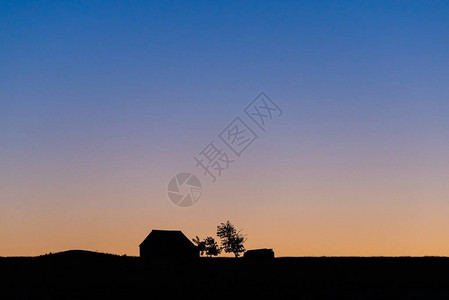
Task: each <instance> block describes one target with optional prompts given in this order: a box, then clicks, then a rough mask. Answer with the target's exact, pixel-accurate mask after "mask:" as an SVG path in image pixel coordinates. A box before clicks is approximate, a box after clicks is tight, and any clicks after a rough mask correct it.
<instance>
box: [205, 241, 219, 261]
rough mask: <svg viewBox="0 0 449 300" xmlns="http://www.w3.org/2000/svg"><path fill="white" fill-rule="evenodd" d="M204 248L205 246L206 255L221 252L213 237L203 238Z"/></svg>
mask: <svg viewBox="0 0 449 300" xmlns="http://www.w3.org/2000/svg"><path fill="white" fill-rule="evenodd" d="M204 243H205V245H206V246H205V248H206V255H207V256H209V257H210V256H217V255H218V254H220V253H221V248H220V246H218V244H217V242H216V241H215V239H214V238H213V237H210V236H208V237H207V238H205V239H204Z"/></svg>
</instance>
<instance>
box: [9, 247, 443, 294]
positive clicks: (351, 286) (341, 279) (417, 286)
mask: <svg viewBox="0 0 449 300" xmlns="http://www.w3.org/2000/svg"><path fill="white" fill-rule="evenodd" d="M160 262H161V263H160V264H147V263H145V262H144V261H143V260H142V259H140V258H139V257H135V256H119V255H112V254H105V253H96V252H91V251H81V250H76V251H66V252H62V253H55V254H50V255H43V256H38V257H11V258H5V257H4V258H0V271H1V273H2V275H3V276H2V281H1V288H2V289H1V291H0V298H1V299H109V298H112V299H117V298H122V299H132V298H137V297H140V295H163V296H164V297H169V298H170V297H183V298H187V299H190V298H192V299H193V298H195V299H198V298H201V295H217V297H218V298H230V297H234V298H235V297H236V295H238V298H243V297H249V299H256V298H262V299H267V298H273V299H283V298H289V299H291V298H295V299H298V298H299V299H301V298H303V299H304V298H305V299H329V298H331V299H336V298H337V299H342V298H343V299H392V298H394V299H436V298H438V299H448V298H449V276H448V275H447V274H448V271H447V270H449V258H446V257H280V258H274V259H272V260H269V261H259V260H247V259H244V258H237V259H236V258H226V257H221V258H206V257H204V258H199V259H197V260H196V261H195V262H194V263H178V264H165V263H163V260H162V261H160ZM5 275H6V276H5ZM226 287H232V288H231V289H230V288H226ZM198 293H200V296H199V295H198ZM203 298H206V296H204V297H203Z"/></svg>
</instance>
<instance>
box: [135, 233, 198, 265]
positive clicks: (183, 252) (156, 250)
mask: <svg viewBox="0 0 449 300" xmlns="http://www.w3.org/2000/svg"><path fill="white" fill-rule="evenodd" d="M139 250H140V257H141V258H143V259H145V260H172V261H177V260H183V261H185V260H194V259H197V258H199V256H200V254H199V250H198V247H197V246H195V245H194V244H193V243H192V242H191V241H190V240H189V239H188V238H187V237H186V236H185V235H184V234H183V233H182V232H181V231H180V230H152V231H151V232H150V234H149V235H148V236H147V237H146V238H145V240H143V242H142V243H141V244H140V245H139Z"/></svg>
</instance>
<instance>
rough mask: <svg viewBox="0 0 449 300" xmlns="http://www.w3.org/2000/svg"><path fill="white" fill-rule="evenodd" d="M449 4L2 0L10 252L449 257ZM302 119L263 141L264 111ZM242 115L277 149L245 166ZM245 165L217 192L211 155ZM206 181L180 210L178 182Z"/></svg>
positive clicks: (2, 231)
mask: <svg viewBox="0 0 449 300" xmlns="http://www.w3.org/2000/svg"><path fill="white" fill-rule="evenodd" d="M448 15H449V3H448V2H447V1H2V2H1V3H0V141H1V144H0V145H1V146H0V256H28V255H30V256H34V255H40V254H44V253H49V252H58V251H64V250H69V249H86V250H93V251H101V252H108V253H115V254H127V255H138V245H139V244H140V242H141V241H142V240H143V239H144V238H145V237H146V235H147V234H148V233H149V232H150V231H151V230H152V229H179V230H182V231H183V232H184V234H185V235H186V236H187V237H189V238H193V237H195V236H196V235H198V236H200V237H206V236H215V233H216V226H217V225H218V224H220V223H221V222H225V221H227V220H230V221H231V223H233V224H234V225H235V226H236V227H237V228H238V229H243V231H242V233H245V234H246V237H247V242H246V248H247V249H254V248H273V249H274V251H275V254H276V256H359V255H360V256H424V255H437V256H448V255H449V239H448V236H449V218H448V215H449V201H448V200H449V185H448V179H449V155H448V152H449V135H448V132H449V118H448V116H449V100H448V99H449V85H448V84H447V82H448V79H449V57H448V55H449V18H448V17H447V16H448ZM260 92H264V93H266V95H267V96H268V97H269V98H270V99H271V100H272V101H273V102H274V103H276V104H277V105H278V107H279V108H280V109H282V111H283V113H282V115H281V116H279V117H278V116H277V115H276V117H274V118H273V119H272V120H270V121H269V122H268V121H267V124H266V125H267V126H266V130H265V131H262V130H260V128H258V127H257V126H256V124H255V123H254V122H253V121H252V120H251V119H249V118H248V116H247V115H246V114H245V112H244V108H245V107H246V106H247V105H249V104H250V103H251V101H253V100H254V99H255V98H256V96H257V95H259V93H260ZM236 117H240V118H241V120H243V121H244V122H245V124H247V125H248V126H249V127H250V128H252V129H253V131H254V133H255V134H256V135H257V136H258V138H257V139H256V140H255V141H254V142H253V143H252V144H251V145H250V146H249V147H248V148H247V149H246V150H245V151H244V152H243V153H242V154H241V155H240V157H238V156H235V155H234V154H233V153H232V152H231V151H230V150H229V148H226V147H227V146H226V145H224V144H223V143H222V141H221V140H220V138H219V134H220V133H221V132H222V131H223V130H224V129H225V128H227V126H228V125H229V124H230V123H231V121H232V120H234V119H235V118H236ZM211 141H212V142H214V143H216V144H217V145H218V146H219V147H220V149H221V150H222V151H224V152H226V153H227V154H228V155H229V157H230V158H231V159H233V160H234V162H233V163H232V164H231V165H230V167H229V169H227V170H225V171H224V172H223V173H222V174H221V176H219V177H217V180H216V181H215V182H212V181H211V178H210V177H208V176H207V175H206V176H205V175H204V173H203V170H202V169H201V167H197V166H195V161H194V157H199V153H200V152H201V151H202V150H203V149H204V148H205V147H206V146H207V145H208V144H209V143H210V142H211ZM182 172H188V173H192V174H194V175H195V176H197V178H198V179H199V180H200V181H201V185H202V194H201V198H200V199H199V200H198V201H197V203H196V204H194V205H193V206H190V207H184V208H182V207H178V206H176V205H174V204H173V203H171V202H170V200H169V198H168V195H167V185H168V183H169V181H170V179H171V178H172V177H173V176H175V175H176V174H179V173H182Z"/></svg>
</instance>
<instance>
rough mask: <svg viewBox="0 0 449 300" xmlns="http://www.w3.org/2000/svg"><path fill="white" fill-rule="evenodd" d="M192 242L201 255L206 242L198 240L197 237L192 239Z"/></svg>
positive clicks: (204, 249)
mask: <svg viewBox="0 0 449 300" xmlns="http://www.w3.org/2000/svg"><path fill="white" fill-rule="evenodd" d="M192 242H193V243H195V244H196V245H197V246H198V250H199V251H200V254H201V255H203V253H204V252H205V251H206V241H205V240H203V241H202V240H200V238H199V237H198V236H196V237H195V238H193V239H192Z"/></svg>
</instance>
